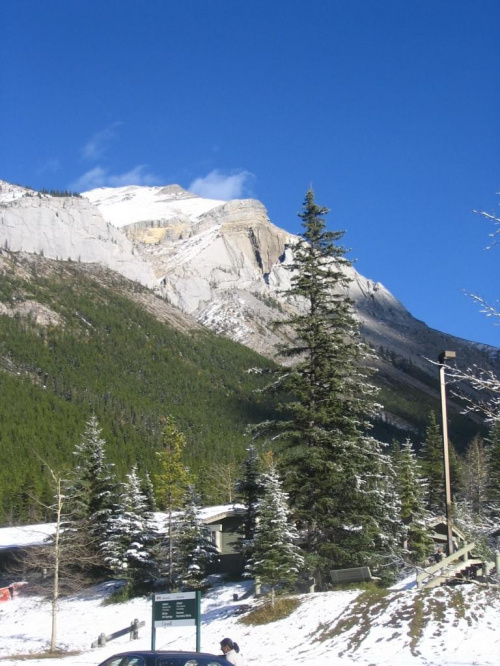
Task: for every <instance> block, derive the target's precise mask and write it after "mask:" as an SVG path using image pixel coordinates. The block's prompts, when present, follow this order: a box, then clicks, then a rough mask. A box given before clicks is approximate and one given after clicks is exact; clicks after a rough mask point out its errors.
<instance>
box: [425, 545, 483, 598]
mask: <svg viewBox="0 0 500 666" xmlns="http://www.w3.org/2000/svg"><path fill="white" fill-rule="evenodd" d="M475 547H476V544H475V543H467V544H465V546H462V548H459V549H458V550H457V551H455V552H454V553H452V554H451V555H448V557H444V558H443V559H442V560H441V561H440V562H436V564H433V565H432V566H430V567H427V568H426V569H425V570H424V571H422V572H420V573H419V574H418V575H417V587H418V588H421V587H422V585H423V583H424V581H426V579H428V578H431V579H432V578H433V577H434V576H435V577H438V578H439V577H441V576H444V577H446V576H447V572H446V569H447V567H450V566H451V565H453V564H456V563H457V562H458V561H459V560H462V561H463V562H467V560H468V559H469V555H470V553H471V552H472V551H473V550H474V548H475Z"/></svg>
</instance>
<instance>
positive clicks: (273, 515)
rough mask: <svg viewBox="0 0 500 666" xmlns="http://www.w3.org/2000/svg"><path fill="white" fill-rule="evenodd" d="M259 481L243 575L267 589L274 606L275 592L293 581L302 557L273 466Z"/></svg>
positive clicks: (286, 501) (299, 567) (286, 498)
mask: <svg viewBox="0 0 500 666" xmlns="http://www.w3.org/2000/svg"><path fill="white" fill-rule="evenodd" d="M261 481H262V488H263V492H262V494H261V498H260V500H259V502H258V505H257V515H258V522H257V524H256V528H255V533H254V537H253V541H252V548H251V552H252V556H251V558H250V560H249V562H248V564H247V566H246V574H247V575H249V576H252V577H253V578H255V579H258V580H259V582H261V583H263V584H264V585H267V586H268V587H269V589H270V591H271V601H272V603H274V596H275V591H276V590H277V589H278V588H280V587H289V586H291V585H293V583H295V581H296V580H297V577H298V575H299V573H300V571H301V569H302V568H303V567H304V556H303V554H302V553H301V551H300V548H299V547H298V546H297V542H298V532H297V530H296V528H295V526H294V525H293V524H292V523H291V521H290V509H289V507H288V497H287V495H286V493H285V492H284V491H283V489H282V486H281V481H280V479H279V476H278V472H277V469H276V467H275V466H274V464H272V465H271V467H270V468H269V470H268V471H267V472H266V473H264V474H263V475H262V479H261Z"/></svg>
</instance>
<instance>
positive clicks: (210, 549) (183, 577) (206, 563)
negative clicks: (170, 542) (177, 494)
mask: <svg viewBox="0 0 500 666" xmlns="http://www.w3.org/2000/svg"><path fill="white" fill-rule="evenodd" d="M200 510H201V502H200V496H199V494H198V492H197V490H196V488H195V487H194V485H189V486H188V488H187V491H186V494H185V496H184V502H183V506H182V509H181V511H180V513H179V517H178V518H177V519H176V525H175V560H174V564H175V566H174V571H175V580H176V586H177V587H181V588H182V589H193V590H195V589H199V588H201V587H203V586H205V585H206V578H207V575H208V572H209V567H210V565H211V564H212V563H213V562H215V561H216V560H217V558H218V557H219V552H218V550H217V548H216V546H215V544H214V542H213V540H212V533H211V531H210V529H209V528H208V527H207V526H206V525H205V524H204V523H203V521H202V520H201V517H200Z"/></svg>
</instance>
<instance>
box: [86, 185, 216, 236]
mask: <svg viewBox="0 0 500 666" xmlns="http://www.w3.org/2000/svg"><path fill="white" fill-rule="evenodd" d="M82 196H83V197H85V198H86V199H88V200H89V201H90V202H91V203H92V204H94V205H95V206H97V208H99V210H100V211H101V213H102V215H103V217H104V218H105V219H106V220H108V222H110V223H111V224H112V225H113V226H115V227H117V228H121V227H125V226H127V225H130V224H134V223H137V222H144V221H150V220H151V221H153V220H156V221H158V220H170V219H172V218H185V219H188V220H195V219H197V218H198V217H200V215H203V213H206V212H207V211H209V210H212V209H213V208H216V207H217V206H221V205H223V204H224V203H225V201H220V200H217V199H203V198H201V197H199V196H197V195H195V194H191V193H190V192H188V191H187V190H184V189H183V188H182V187H180V186H179V185H167V186H166V187H144V186H139V185H129V186H127V187H100V188H98V189H95V190H90V191H88V192H84V193H83V194H82Z"/></svg>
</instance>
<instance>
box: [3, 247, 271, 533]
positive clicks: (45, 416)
mask: <svg viewBox="0 0 500 666" xmlns="http://www.w3.org/2000/svg"><path fill="white" fill-rule="evenodd" d="M1 259H2V262H3V263H2V265H1V267H0V270H3V272H2V273H1V280H0V392H1V396H2V399H1V400H0V451H1V461H2V470H3V471H2V482H1V484H0V524H3V525H6V524H19V523H31V522H37V521H43V520H46V519H47V520H48V519H50V518H51V516H49V515H47V512H46V510H44V509H43V506H42V505H43V504H45V505H48V504H50V503H51V491H50V488H49V485H48V475H47V474H45V473H44V463H46V464H47V465H49V466H50V467H51V468H56V469H61V470H64V469H65V468H67V469H70V468H71V466H72V464H73V460H72V450H73V448H74V445H75V442H77V441H78V439H79V437H80V436H81V433H82V432H83V430H84V427H85V423H86V422H87V421H88V419H89V417H90V416H92V415H95V416H96V418H97V420H98V422H99V424H100V426H101V427H102V432H103V437H104V439H105V440H106V442H107V449H106V454H107V456H108V459H109V460H110V462H112V463H113V464H114V465H115V472H116V474H117V476H118V477H119V478H124V477H125V475H126V474H128V473H129V472H130V470H131V468H132V467H133V466H136V467H137V469H138V472H139V474H141V475H144V474H145V473H146V472H154V467H155V464H156V459H155V452H156V451H158V450H159V449H161V432H162V429H163V427H164V425H165V422H166V419H167V418H168V416H169V415H172V416H173V417H174V418H175V421H176V423H177V424H178V426H179V428H180V429H181V430H182V432H183V433H185V436H186V440H187V446H186V450H185V454H184V455H185V461H184V462H185V464H186V465H187V466H188V467H189V468H190V470H191V473H192V474H194V475H195V476H196V478H197V480H198V486H199V489H200V492H201V493H202V496H203V500H204V501H205V502H209V503H210V502H212V503H213V502H217V501H219V500H220V499H224V498H221V497H219V496H217V491H216V489H215V488H214V484H213V483H211V481H210V474H209V472H210V471H211V470H212V469H213V467H214V464H215V463H216V462H217V461H222V460H231V461H234V462H237V461H239V460H241V459H242V458H243V456H244V454H245V447H246V446H247V445H248V443H247V438H246V437H245V429H246V427H247V425H248V423H252V422H256V421H260V420H262V419H263V418H267V416H268V413H269V410H270V406H269V404H270V403H267V402H264V401H262V399H261V398H260V397H259V396H258V394H256V393H255V389H257V388H258V387H259V385H260V384H261V383H262V376H261V375H260V374H259V373H249V372H248V370H249V368H254V367H256V368H260V369H265V368H266V367H270V366H271V365H272V364H271V362H270V361H269V360H266V359H264V358H263V357H261V356H259V355H258V354H256V353H254V352H252V351H251V350H249V349H248V348H246V347H244V346H242V345H239V344H236V343H233V342H231V341H229V340H225V339H222V338H218V337H217V336H216V335H214V334H212V333H210V332H208V331H205V330H201V329H199V328H197V327H193V330H191V331H189V330H182V331H181V330H179V329H177V328H175V327H174V326H172V325H167V324H165V323H164V322H162V321H159V320H158V318H157V317H155V315H154V314H153V313H152V311H151V310H152V309H153V308H154V304H155V300H156V298H155V297H154V296H153V295H152V294H151V292H149V291H148V290H146V289H144V288H142V287H140V286H139V285H137V284H134V283H131V282H129V281H127V280H126V279H124V278H121V277H120V276H117V275H116V274H113V273H110V272H107V271H105V270H102V269H92V268H91V267H88V266H87V267H85V266H83V265H80V264H78V263H72V262H53V261H49V260H46V259H42V258H40V257H33V256H31V257H29V258H25V259H22V258H21V257H20V256H16V255H14V254H11V253H8V252H6V251H5V250H4V251H3V252H2V257H1ZM141 299H142V304H141ZM33 303H34V304H35V306H34V307H31V309H30V307H29V306H30V304H33ZM23 307H24V309H23ZM40 311H42V313H45V312H47V311H48V312H50V316H49V323H47V322H46V323H44V324H43V325H41V324H40V323H37V315H36V314H35V312H40ZM6 312H8V314H6ZM35 452H36V455H35Z"/></svg>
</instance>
